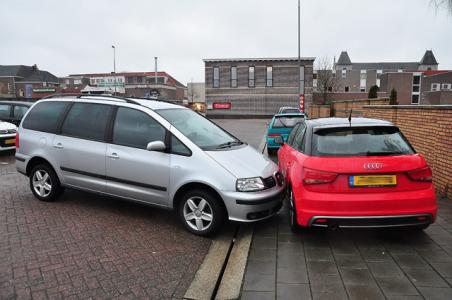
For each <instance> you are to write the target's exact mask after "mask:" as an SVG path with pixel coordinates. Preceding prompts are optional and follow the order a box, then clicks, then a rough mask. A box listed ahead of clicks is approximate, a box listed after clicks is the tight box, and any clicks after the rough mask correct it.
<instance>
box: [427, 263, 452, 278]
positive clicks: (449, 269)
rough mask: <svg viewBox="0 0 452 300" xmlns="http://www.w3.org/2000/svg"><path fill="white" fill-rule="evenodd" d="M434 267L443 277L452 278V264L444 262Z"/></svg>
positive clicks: (435, 264) (433, 265)
mask: <svg viewBox="0 0 452 300" xmlns="http://www.w3.org/2000/svg"><path fill="white" fill-rule="evenodd" d="M432 267H433V268H434V269H435V270H436V271H437V272H438V273H439V274H440V275H441V276H443V277H451V278H452V263H450V262H442V263H432Z"/></svg>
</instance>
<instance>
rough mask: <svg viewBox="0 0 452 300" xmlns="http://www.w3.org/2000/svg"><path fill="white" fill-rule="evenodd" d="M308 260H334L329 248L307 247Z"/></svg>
mask: <svg viewBox="0 0 452 300" xmlns="http://www.w3.org/2000/svg"><path fill="white" fill-rule="evenodd" d="M305 252H306V260H307V261H334V258H333V254H332V253H331V249H329V248H306V250H305Z"/></svg>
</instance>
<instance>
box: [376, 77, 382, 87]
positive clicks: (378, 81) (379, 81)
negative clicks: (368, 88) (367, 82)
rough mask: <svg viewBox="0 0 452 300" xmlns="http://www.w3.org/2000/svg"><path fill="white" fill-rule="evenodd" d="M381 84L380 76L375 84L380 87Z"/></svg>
mask: <svg viewBox="0 0 452 300" xmlns="http://www.w3.org/2000/svg"><path fill="white" fill-rule="evenodd" d="M380 84H381V80H380V78H377V80H376V81H375V85H376V86H378V87H380Z"/></svg>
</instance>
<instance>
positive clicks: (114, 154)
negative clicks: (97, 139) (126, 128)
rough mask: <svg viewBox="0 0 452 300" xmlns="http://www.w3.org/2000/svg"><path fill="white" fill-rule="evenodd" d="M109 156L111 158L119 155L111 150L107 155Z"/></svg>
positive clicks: (116, 157)
mask: <svg viewBox="0 0 452 300" xmlns="http://www.w3.org/2000/svg"><path fill="white" fill-rule="evenodd" d="M107 156H108V157H109V158H113V159H118V158H119V155H118V154H117V153H115V152H113V153H112V154H109V155H107Z"/></svg>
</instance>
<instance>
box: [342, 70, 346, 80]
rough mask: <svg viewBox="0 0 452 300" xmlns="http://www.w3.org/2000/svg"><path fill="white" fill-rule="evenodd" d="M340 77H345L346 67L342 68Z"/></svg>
mask: <svg viewBox="0 0 452 300" xmlns="http://www.w3.org/2000/svg"><path fill="white" fill-rule="evenodd" d="M342 78H347V68H342Z"/></svg>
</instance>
